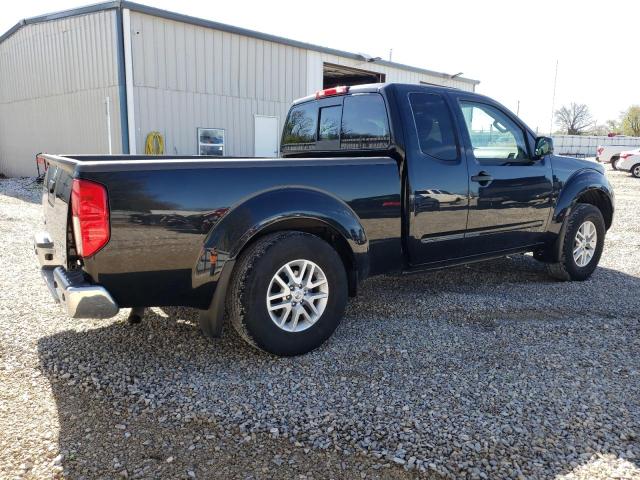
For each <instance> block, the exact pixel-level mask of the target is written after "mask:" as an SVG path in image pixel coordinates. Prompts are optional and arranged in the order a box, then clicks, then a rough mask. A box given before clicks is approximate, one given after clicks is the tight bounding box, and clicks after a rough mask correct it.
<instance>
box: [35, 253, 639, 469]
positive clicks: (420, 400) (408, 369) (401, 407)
mask: <svg viewBox="0 0 640 480" xmlns="http://www.w3.org/2000/svg"><path fill="white" fill-rule="evenodd" d="M389 285H393V289H390V288H389ZM621 288H624V289H626V291H634V290H635V291H640V279H638V278H636V277H631V276H628V275H625V274H622V273H620V272H617V271H613V270H608V269H605V268H600V269H598V271H597V272H596V274H595V275H594V277H593V279H592V280H591V281H589V282H583V283H580V284H578V283H558V282H553V281H550V280H549V279H548V278H547V277H546V275H544V273H543V271H542V269H541V268H540V267H538V266H537V264H536V263H535V262H534V261H533V260H531V259H530V258H528V257H518V258H510V259H504V260H499V261H496V262H491V263H485V264H482V265H475V266H472V267H469V268H459V269H454V270H449V271H440V272H435V273H430V274H423V275H416V276H411V277H402V278H394V279H390V278H375V279H371V280H370V281H368V282H367V283H366V284H365V285H364V286H363V288H362V291H361V292H360V293H361V296H360V297H359V298H358V299H357V300H356V301H354V302H352V303H351V304H350V306H349V309H348V312H347V317H346V318H345V321H344V322H343V325H342V326H341V327H340V328H339V329H338V331H337V332H336V335H335V336H334V337H333V338H332V339H331V340H330V341H329V342H328V343H327V344H326V345H325V346H324V347H322V348H321V349H319V350H318V351H315V352H312V353H310V354H308V355H305V356H302V357H297V358H292V359H291V358H290V359H279V358H274V357H272V356H269V355H266V354H262V353H260V352H258V351H256V350H253V349H252V348H250V347H248V346H246V345H245V344H244V343H243V342H242V341H241V340H239V339H238V338H237V336H236V335H233V334H230V332H229V328H226V329H225V333H224V334H223V336H222V338H220V339H217V340H215V341H210V340H207V339H205V338H204V337H202V336H201V335H200V333H199V331H198V329H197V326H196V325H197V322H196V321H195V313H194V312H192V311H190V310H187V309H181V308H166V309H163V310H160V309H154V310H153V312H152V313H150V314H148V316H147V317H146V318H145V320H144V321H143V323H142V324H140V325H135V326H130V325H127V324H125V323H123V322H114V323H111V324H109V325H108V326H105V327H103V328H96V329H93V330H88V331H65V332H62V333H59V334H56V335H53V336H51V337H47V338H43V339H41V340H40V342H39V345H38V349H39V355H40V362H41V367H42V370H43V372H44V373H45V374H46V375H48V377H49V379H50V382H51V386H52V390H53V394H54V396H55V398H56V401H57V408H58V415H59V421H60V433H59V442H60V449H61V452H62V453H63V454H64V457H63V459H62V466H63V467H64V469H65V471H66V472H67V475H68V476H69V477H70V478H82V477H85V478H93V477H98V476H106V477H112V476H115V475H118V474H120V472H122V475H124V474H125V473H124V471H125V470H126V475H128V476H130V477H136V476H138V477H156V478H158V477H164V478H167V477H172V478H173V477H187V476H188V475H189V473H188V472H190V471H191V472H193V473H194V474H195V475H196V476H197V477H198V478H214V477H215V478H274V477H277V478H293V477H296V478H298V476H299V475H304V474H311V477H312V478H327V477H333V478H358V477H359V476H360V474H361V473H363V472H364V474H365V475H366V476H367V477H380V478H400V477H402V478H406V477H410V476H413V475H415V471H406V470H404V469H402V468H400V467H399V466H397V465H395V463H402V462H411V463H412V465H414V466H419V465H422V466H423V468H425V469H426V470H427V472H430V473H431V474H432V475H433V476H434V478H440V477H439V474H437V473H436V472H440V474H442V475H447V474H448V475H451V476H455V477H460V476H464V475H467V474H470V475H472V474H474V472H475V474H477V475H479V474H480V473H482V475H486V477H487V478H506V477H509V478H516V477H518V476H519V475H521V476H523V477H526V478H532V477H545V478H552V477H554V476H556V475H561V474H567V473H570V472H572V471H576V470H578V469H581V468H587V467H585V466H588V465H590V464H591V463H592V462H593V461H594V459H595V458H596V457H597V456H599V455H608V456H610V458H613V459H614V460H613V461H616V462H623V463H624V464H625V465H627V468H631V469H632V471H633V472H635V474H640V469H638V467H640V462H639V460H638V458H640V444H639V441H638V438H639V436H640V433H639V432H640V400H639V398H638V391H640V343H639V335H638V334H639V333H640V331H639V324H638V321H637V308H638V305H637V303H635V304H634V303H631V304H630V305H626V304H625V303H624V301H620V300H619V297H615V296H612V295H611V291H612V290H611V289H614V290H615V291H620V290H619V289H621ZM276 428H277V429H278V431H277V432H278V433H277V436H276V433H274V432H275V430H274V429H276ZM270 432H271V433H270ZM289 438H294V439H295V440H296V441H300V442H301V443H302V445H298V446H295V445H294V444H293V443H292V441H290V440H289ZM308 447H311V449H310V450H308V453H305V448H308ZM362 451H368V452H369V454H368V455H366V456H363V455H360V452H362ZM378 457H381V458H378ZM393 457H396V458H397V459H398V462H395V461H394V460H393ZM411 457H415V458H413V459H412V458H411ZM423 461H424V463H422V462H423ZM394 462H395V463H394Z"/></svg>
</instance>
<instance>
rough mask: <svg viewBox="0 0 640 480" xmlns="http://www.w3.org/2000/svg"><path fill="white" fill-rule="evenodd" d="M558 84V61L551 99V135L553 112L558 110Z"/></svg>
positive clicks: (550, 131)
mask: <svg viewBox="0 0 640 480" xmlns="http://www.w3.org/2000/svg"><path fill="white" fill-rule="evenodd" d="M557 84H558V60H556V73H555V75H554V77H553V96H552V97H551V118H550V119H549V135H551V133H552V132H553V111H554V110H555V108H556V85H557Z"/></svg>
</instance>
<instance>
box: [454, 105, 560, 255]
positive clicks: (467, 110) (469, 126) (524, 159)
mask: <svg viewBox="0 0 640 480" xmlns="http://www.w3.org/2000/svg"><path fill="white" fill-rule="evenodd" d="M459 105H460V111H458V112H457V114H458V116H459V117H461V122H460V123H461V124H462V125H463V137H464V142H465V143H466V151H467V155H466V156H467V166H468V172H469V218H468V222H467V232H466V234H465V243H464V250H465V255H477V254H486V253H491V252H498V251H502V250H508V249H517V248H522V247H525V246H529V245H533V244H536V243H538V242H540V241H541V238H542V234H543V233H544V230H545V228H546V223H547V220H548V217H549V213H550V209H551V201H552V200H551V194H552V187H553V183H552V171H551V164H550V160H549V158H541V159H534V158H533V156H532V152H531V146H532V145H531V142H530V141H528V140H529V139H528V135H529V134H528V133H527V132H526V131H525V130H524V128H523V127H522V126H521V125H520V124H519V123H518V122H517V121H516V120H515V119H514V118H512V117H511V116H510V115H509V114H508V113H506V112H505V111H503V110H502V109H501V108H499V107H498V106H496V105H491V104H488V103H482V102H478V101H475V100H464V99H462V98H461V99H460V100H459ZM460 114H461V115H460Z"/></svg>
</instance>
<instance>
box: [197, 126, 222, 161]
mask: <svg viewBox="0 0 640 480" xmlns="http://www.w3.org/2000/svg"><path fill="white" fill-rule="evenodd" d="M198 155H215V156H218V157H222V156H223V155H224V129H223V128H198Z"/></svg>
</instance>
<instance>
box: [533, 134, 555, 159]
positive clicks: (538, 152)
mask: <svg viewBox="0 0 640 480" xmlns="http://www.w3.org/2000/svg"><path fill="white" fill-rule="evenodd" d="M533 153H534V155H535V157H536V158H542V157H544V156H545V155H551V154H552V153H553V140H552V139H551V138H550V137H538V138H536V148H535V151H534V152H533Z"/></svg>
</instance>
